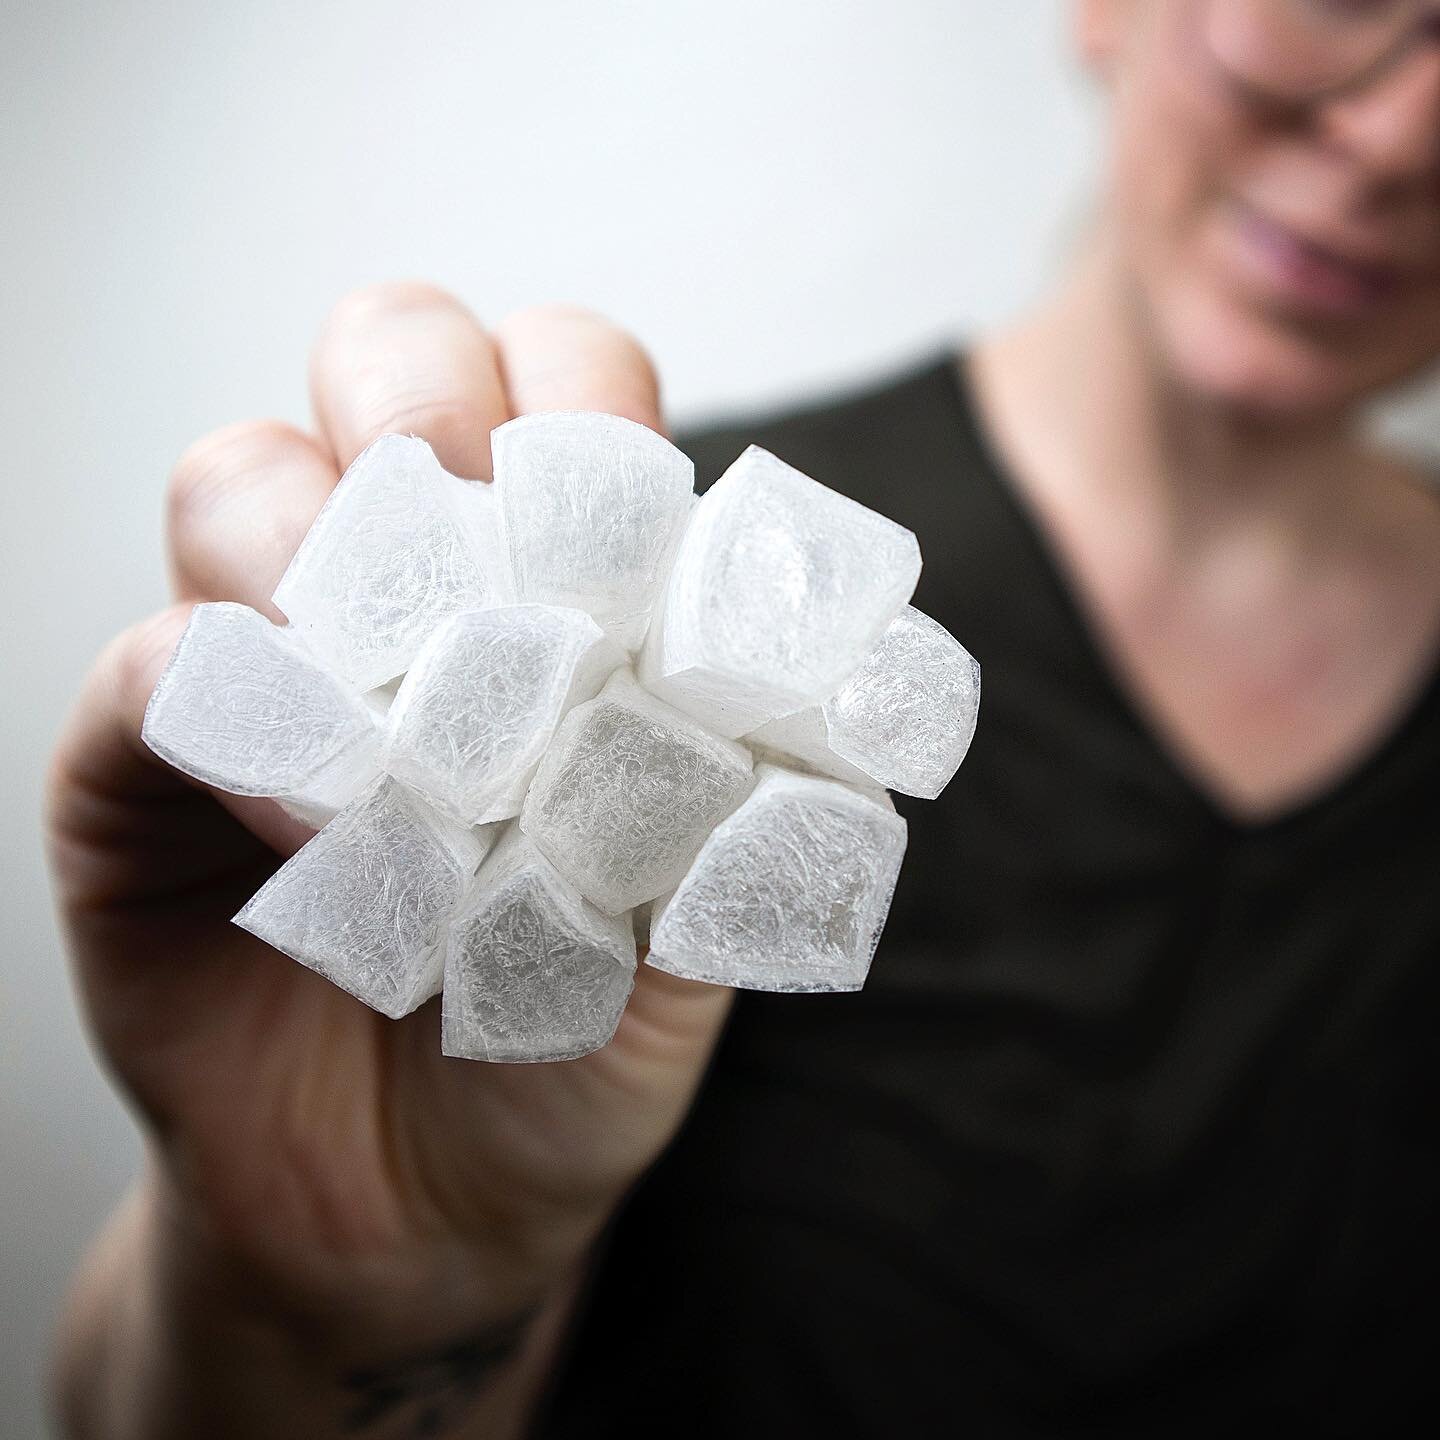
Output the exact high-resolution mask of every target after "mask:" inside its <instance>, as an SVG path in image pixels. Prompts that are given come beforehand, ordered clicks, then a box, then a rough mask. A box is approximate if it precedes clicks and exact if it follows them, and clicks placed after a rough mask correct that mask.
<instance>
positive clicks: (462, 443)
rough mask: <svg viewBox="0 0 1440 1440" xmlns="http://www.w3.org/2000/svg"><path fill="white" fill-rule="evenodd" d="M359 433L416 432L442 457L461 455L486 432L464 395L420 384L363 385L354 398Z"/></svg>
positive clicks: (483, 421)
mask: <svg viewBox="0 0 1440 1440" xmlns="http://www.w3.org/2000/svg"><path fill="white" fill-rule="evenodd" d="M355 418H356V423H357V425H358V427H359V429H360V430H361V432H362V433H363V434H364V435H365V436H366V437H368V438H371V439H373V438H375V437H376V436H379V435H381V434H384V433H386V432H389V433H391V434H399V435H418V436H419V437H420V439H422V440H424V441H426V442H427V443H428V444H429V445H430V446H431V447H432V448H433V449H434V450H435V451H436V452H437V453H438V454H439V455H440V457H441V460H442V463H443V461H444V457H445V456H446V455H455V454H464V453H466V447H467V446H471V445H473V444H474V443H475V442H476V441H478V440H481V439H483V438H484V437H485V435H486V434H487V433H488V430H487V427H486V424H485V420H484V417H483V415H481V414H480V413H479V412H478V411H477V409H476V408H475V406H474V405H472V404H470V403H468V402H467V400H466V398H465V397H464V396H463V395H457V394H453V393H450V392H449V391H446V390H443V389H441V388H440V386H438V385H436V386H434V387H431V386H428V385H426V384H424V383H423V382H421V383H415V384H411V385H406V386H397V385H395V384H394V383H389V384H383V385H375V386H373V387H364V388H363V389H362V392H361V393H360V394H358V395H357V396H356V399H355Z"/></svg>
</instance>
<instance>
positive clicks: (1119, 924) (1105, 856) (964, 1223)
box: [538, 356, 1440, 1440]
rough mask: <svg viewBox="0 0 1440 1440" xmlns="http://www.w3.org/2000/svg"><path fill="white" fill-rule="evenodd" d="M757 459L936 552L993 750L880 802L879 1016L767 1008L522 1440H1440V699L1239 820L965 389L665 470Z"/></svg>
mask: <svg viewBox="0 0 1440 1440" xmlns="http://www.w3.org/2000/svg"><path fill="white" fill-rule="evenodd" d="M752 441H753V442H755V443H758V444H761V445H763V446H765V447H766V448H767V449H770V450H773V451H774V452H775V453H776V454H778V455H779V456H780V457H781V458H782V459H784V460H787V461H789V462H790V463H792V464H794V465H796V466H798V467H799V468H800V469H802V470H804V471H806V472H807V473H809V474H811V475H813V476H815V477H816V478H817V479H819V480H821V481H823V482H824V483H825V484H827V485H830V486H832V487H833V488H835V489H838V490H841V491H844V492H845V493H847V494H850V495H852V496H854V497H855V498H856V499H857V500H860V501H862V502H863V503H865V504H867V505H870V506H873V507H874V508H875V509H877V510H880V511H881V512H883V513H884V514H886V515H889V516H891V517H893V518H894V519H896V520H898V521H899V522H900V523H901V524H903V525H907V526H909V527H910V528H911V529H913V530H914V531H915V532H916V534H917V535H918V536H919V538H920V545H921V550H922V553H923V555H924V560H925V567H924V572H923V574H922V576H921V579H920V584H919V588H918V590H917V591H916V594H915V603H916V604H917V605H918V606H919V607H920V608H921V609H923V610H925V611H927V612H929V613H930V614H931V615H933V616H934V617H935V618H936V619H938V620H939V621H941V623H942V624H944V625H945V626H947V627H948V628H949V629H950V630H951V631H952V632H953V633H954V634H955V635H956V636H957V637H958V638H959V639H960V640H961V641H962V642H963V643H964V644H965V645H966V646H967V647H968V648H969V649H970V650H971V651H972V652H973V653H974V655H975V656H976V658H977V659H978V660H979V661H980V664H981V666H982V675H983V690H982V703H981V711H980V724H979V729H978V732H977V734H976V738H975V741H974V744H973V746H972V748H971V751H970V754H969V756H968V758H967V759H966V761H965V763H964V765H963V766H962V767H961V769H960V771H959V773H958V775H957V776H956V778H955V779H954V780H953V781H952V782H951V784H950V786H949V788H948V789H947V790H946V791H945V793H944V794H943V795H942V796H941V797H940V798H939V799H938V800H935V801H923V800H907V799H906V798H905V797H903V796H897V797H896V802H897V805H898V808H899V809H900V811H901V812H902V813H903V814H904V815H905V817H906V819H907V821H908V822H909V827H910V840H909V849H908V853H907V855H906V858H905V864H904V867H903V870H902V872H901V877H900V883H899V887H898V889H897V891H896V895H895V903H894V907H893V910H892V912H891V916H890V920H889V924H888V926H887V928H886V931H885V934H884V937H883V939H882V940H881V943H880V949H879V952H878V954H877V956H876V959H875V963H874V967H873V969H872V971H871V974H870V979H869V982H868V983H867V985H866V987H865V989H864V990H863V991H862V992H860V993H859V994H856V995H836V996H788V995H761V994H745V995H742V996H741V997H740V999H739V1002H738V1004H737V1006H736V1010H735V1014H734V1018H733V1021H732V1023H731V1025H730V1027H729V1029H728V1031H727V1033H726V1036H725V1038H724V1040H723V1042H722V1044H721V1047H720V1049H719V1052H718V1053H717V1056H716V1059H715V1062H714V1065H713V1067H712V1070H711V1073H710V1075H709V1077H708V1079H707V1082H706V1084H705V1086H704V1088H703V1090H702V1092H701V1095H700V1098H699V1101H698V1103H697V1104H696V1107H695V1109H694V1111H693V1113H692V1115H691V1117H690V1119H689V1121H688V1123H687V1124H686V1126H685V1127H684V1129H683V1130H682V1132H681V1134H680V1136H679V1137H678V1138H677V1140H676V1141H675V1143H674V1145H673V1146H672V1147H671V1148H670V1150H669V1151H668V1152H667V1153H666V1155H665V1156H664V1157H662V1159H661V1160H660V1162H659V1163H658V1164H657V1165H656V1166H655V1168H654V1170H653V1171H652V1172H651V1174H650V1175H649V1176H648V1177H647V1178H646V1180H645V1181H644V1182H643V1183H642V1184H641V1185H640V1187H639V1188H638V1190H637V1191H636V1193H635V1194H634V1196H633V1198H632V1199H631V1201H630V1202H629V1204H628V1205H627V1206H626V1208H625V1209H624V1211H623V1212H622V1214H621V1215H620V1216H619V1217H618V1219H617V1222H616V1224H615V1226H614V1227H613V1233H612V1235H611V1237H610V1239H609V1242H608V1245H607V1248H606V1250H605V1252H604V1255H603V1259H602V1261H601V1263H600V1265H599V1267H598V1272H597V1274H596V1277H595V1280H594V1283H593V1286H592V1290H591V1293H590V1295H589V1297H588V1299H587V1301H586V1303H585V1305H584V1307H583V1309H582V1312H581V1315H580V1318H579V1320H578V1322H577V1326H576V1331H575V1334H574V1337H573V1341H572V1347H571V1350H570V1353H569V1355H568V1357H567V1360H566V1362H565V1364H564V1366H563V1368H562V1371H561V1374H560V1379H559V1382H558V1385H557V1388H556V1392H555V1394H554V1396H553V1397H552V1403H551V1404H550V1406H549V1407H548V1409H547V1411H546V1414H545V1416H544V1418H543V1419H542V1421H541V1422H540V1424H539V1427H538V1433H540V1434H542V1435H546V1436H557V1437H560V1436H563V1437H568V1436H575V1437H580V1436H586V1437H608V1436H624V1437H627V1440H643V1437H649V1436H661V1435H664V1436H666V1437H674V1436H685V1437H708V1436H754V1435H760V1436H764V1435H771V1434H774V1435H785V1436H789V1437H796V1436H809V1435H817V1436H837V1437H838V1436H867V1437H868V1436H875V1437H881V1436H883V1437H887V1440H891V1437H912V1436H931V1435H968V1436H974V1437H977V1440H984V1437H992V1436H993V1437H1011V1436H1025V1437H1031V1436H1058V1435H1070V1434H1080V1433H1094V1434H1100V1435H1105V1436H1112V1437H1113V1436H1189V1435H1195V1436H1205V1437H1206V1440H1210V1437H1211V1436H1212V1435H1213V1432H1214V1431H1215V1428H1216V1427H1217V1426H1223V1427H1226V1428H1229V1427H1230V1426H1233V1425H1237V1424H1244V1423H1252V1422H1253V1423H1260V1424H1263V1423H1266V1422H1281V1421H1287V1420H1289V1421H1294V1422H1296V1423H1297V1424H1299V1425H1301V1426H1303V1427H1304V1431H1303V1433H1306V1434H1308V1435H1311V1436H1315V1435H1332V1434H1333V1435H1365V1436H1370V1435H1383V1434H1389V1433H1392V1426H1398V1424H1399V1421H1398V1418H1397V1417H1399V1416H1401V1415H1403V1414H1405V1412H1406V1410H1407V1408H1409V1407H1412V1406H1414V1405H1417V1404H1419V1405H1421V1406H1422V1409H1421V1411H1420V1413H1421V1414H1423V1413H1425V1408H1428V1407H1425V1406H1424V1402H1425V1401H1427V1400H1428V1399H1429V1398H1430V1395H1431V1393H1432V1392H1433V1389H1434V1385H1435V1377H1436V1373H1437V1368H1440V1363H1437V1358H1436V1347H1437V1344H1440V1320H1437V1306H1440V1163H1437V1160H1440V1107H1437V1104H1436V1100H1437V1089H1440V1085H1437V1079H1440V1058H1437V1049H1436V1042H1435V1039H1434V1031H1435V1028H1436V1026H1437V1023H1440V1004H1437V1000H1440V677H1434V678H1432V679H1431V681H1430V683H1429V684H1428V685H1427V686H1426V688H1425V689H1424V691H1423V693H1422V694H1421V696H1420V697H1419V698H1418V699H1417V700H1416V701H1415V702H1414V703H1413V704H1412V705H1411V706H1410V707H1409V708H1408V710H1407V712H1406V714H1405V715H1404V716H1403V718H1401V719H1400V720H1399V721H1398V722H1397V723H1396V724H1395V726H1394V727H1393V728H1392V729H1391V731H1390V733H1389V735H1388V738H1386V739H1385V740H1384V741H1383V743H1381V744H1380V745H1379V746H1378V747H1377V748H1376V749H1375V750H1374V751H1373V752H1372V753H1371V754H1370V755H1369V756H1368V758H1366V759H1365V760H1364V761H1363V762H1361V763H1360V764H1359V765H1357V766H1356V767H1355V768H1353V769H1352V770H1351V771H1350V772H1349V773H1348V774H1347V775H1345V776H1344V777H1342V778H1341V779H1340V780H1339V781H1338V782H1337V783H1336V784H1335V785H1334V786H1333V787H1331V788H1330V789H1329V790H1328V791H1327V792H1326V793H1324V794H1323V795H1321V796H1320V797H1319V798H1316V799H1314V800H1312V801H1309V802H1307V803H1305V804H1303V805H1301V806H1299V807H1297V808H1295V809H1294V810H1293V811H1291V812H1290V813H1288V814H1286V815H1284V816H1282V817H1281V818H1280V819H1278V820H1276V821H1275V822H1274V823H1267V824H1260V825H1253V826H1252V825H1243V824H1237V823H1234V822H1232V821H1231V820H1229V819H1227V817H1226V816H1225V815H1224V814H1223V813H1222V812H1221V810H1220V809H1219V808H1218V807H1217V806H1216V805H1215V804H1214V803H1212V802H1211V801H1210V800H1208V799H1207V798H1206V797H1205V795H1204V794H1203V793H1201V791H1200V790H1198V789H1197V788H1196V787H1195V786H1194V785H1193V784H1192V783H1191V782H1190V781H1189V780H1188V779H1187V778H1186V776H1185V775H1184V773H1183V772H1182V771H1181V770H1180V769H1179V768H1178V767H1177V766H1176V765H1175V763H1174V762H1173V761H1172V760H1171V759H1170V758H1169V757H1168V756H1167V754H1166V753H1165V751H1164V750H1163V749H1162V747H1161V746H1160V745H1158V744H1157V742H1156V740H1155V737H1154V734H1153V732H1152V731H1151V730H1150V729H1149V728H1148V727H1147V726H1146V724H1145V723H1144V722H1143V721H1141V720H1140V719H1139V718H1138V716H1137V713H1136V711H1135V709H1134V707H1133V706H1132V705H1131V704H1130V703H1128V701H1127V699H1126V697H1125V695H1124V693H1123V690H1122V688H1121V687H1120V686H1119V685H1117V683H1116V682H1115V679H1114V677H1113V672H1112V671H1111V670H1110V669H1109V668H1108V666H1107V663H1106V661H1105V659H1104V657H1103V655H1102V653H1101V650H1100V648H1099V647H1098V646H1097V645H1096V643H1095V639H1094V636H1093V634H1092V633H1091V632H1090V631H1089V629H1088V628H1087V624H1086V622H1085V619H1084V617H1083V614H1082V611H1081V609H1080V607H1079V606H1077V604H1076V603H1075V601H1074V599H1073V597H1072V595H1071V593H1070V591H1069V589H1068V585H1067V580H1066V578H1065V576H1064V573H1063V567H1062V566H1061V565H1059V564H1057V562H1056V559H1055V557H1054V555H1053V553H1052V552H1051V550H1050V549H1049V548H1048V545H1047V542H1046V540H1045V539H1044V538H1043V536H1042V535H1041V533H1040V532H1039V531H1038V530H1037V527H1036V525H1035V523H1034V522H1033V519H1032V518H1031V517H1030V515H1029V514H1028V513H1027V511H1026V509H1025V507H1024V505H1023V504H1022V503H1021V502H1020V500H1019V498H1018V494H1017V492H1016V490H1015V489H1014V487H1013V486H1012V484H1011V482H1010V481H1009V480H1008V479H1007V478H1006V476H1005V475H1004V473H1003V471H1002V470H1001V468H1000V467H999V465H998V464H997V461H996V458H995V456H994V454H993V453H992V452H991V450H990V448H989V447H988V446H987V444H986V441H985V438H984V436H983V434H982V432H981V428H980V426H979V425H978V423H977V419H976V416H975V413H974V411H973V408H972V405H971V402H970V398H969V395H968V392H967V390H966V388H965V386H964V383H963V382H962V381H961V379H960V377H959V370H958V367H957V365H956V363H955V357H953V356H944V357H942V358H940V359H939V360H936V361H934V362H933V363H929V364H926V365H925V366H924V367H923V368H920V369H918V370H916V371H913V372H912V373H909V374H907V375H905V376H903V377H901V378H900V379H898V380H896V381H894V382H892V383H889V384H886V385H884V386H883V387H880V388H877V389H874V390H871V391H868V392H866V393H864V394H860V395H856V396H852V397H849V398H846V399H844V400H841V401H839V402H836V403H830V404H827V405H825V406H824V407H822V408H814V409H807V410H803V411H798V412H794V413H790V414H786V415H783V416H779V417H771V418H765V419H761V420H759V421H757V422H753V423H747V424H743V425H736V426H732V427H726V428H721V429H713V430H710V431H706V432H704V433H700V434H693V435H688V436H682V437H681V443H682V444H683V445H684V446H685V447H686V448H687V449H688V450H689V452H690V453H691V454H692V455H693V456H694V457H695V459H696V462H697V469H698V471H699V474H700V477H701V481H702V483H708V482H709V481H711V480H713V479H714V478H715V476H717V475H718V474H719V473H720V472H721V471H722V470H723V469H724V468H725V466H726V465H728V464H729V463H730V461H731V460H733V459H734V458H735V456H736V455H737V454H738V453H739V451H740V450H741V449H742V448H743V447H744V446H745V445H746V444H748V443H750V442H752ZM1420 1423H1422V1424H1423V1422H1420ZM1405 1433H1409V1432H1408V1429H1407V1430H1406V1432H1405Z"/></svg>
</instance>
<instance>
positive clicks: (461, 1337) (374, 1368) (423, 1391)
mask: <svg viewBox="0 0 1440 1440" xmlns="http://www.w3.org/2000/svg"><path fill="white" fill-rule="evenodd" d="M176 1248H177V1247H175V1246H174V1245H173V1244H172V1243H171V1237H170V1236H169V1235H168V1234H167V1229H166V1222H165V1221H164V1219H163V1218H162V1216H161V1214H160V1207H159V1206H157V1204H156V1203H155V1200H154V1195H153V1192H152V1191H151V1190H149V1189H143V1188H142V1189H138V1190H136V1191H135V1192H134V1193H133V1194H132V1195H131V1196H129V1197H128V1198H127V1200H126V1201H125V1203H124V1204H123V1205H122V1207H121V1208H120V1209H119V1210H118V1211H117V1212H116V1214H115V1215H114V1216H113V1217H112V1220H111V1222H110V1224H109V1225H108V1226H107V1227H106V1229H105V1231H104V1232H103V1233H102V1235H101V1236H100V1238H99V1239H98V1240H97V1242H96V1244H95V1247H94V1250H93V1251H92V1253H91V1255H90V1257H89V1259H88V1261H87V1263H86V1264H85V1266H84V1267H83V1268H82V1271H81V1277H80V1279H79V1280H78V1281H77V1283H76V1285H75V1287H74V1289H73V1290H72V1293H71V1295H70V1297H69V1301H68V1303H67V1306H66V1310H65V1313H64V1316H63V1318H62V1323H61V1331H60V1337H59V1342H58V1347H57V1357H56V1364H55V1372H54V1392H55V1399H56V1405H57V1409H58V1412H59V1415H60V1417H61V1420H62V1433H64V1434H65V1435H66V1436H67V1437H72V1440H142V1437H143V1440H182V1437H184V1440H191V1437H195V1436H200V1435H204V1436H206V1437H212V1440H231V1437H234V1440H242V1437H243V1440H254V1437H255V1436H258V1435H264V1436H267V1437H275V1440H288V1437H291V1436H294V1437H305V1440H326V1437H331V1436H333V1437H337V1440H338V1437H346V1440H357V1437H358V1440H400V1437H409V1436H416V1437H419V1436H433V1437H453V1440H470V1437H485V1440H508V1437H512V1436H518V1435H520V1434H522V1433H523V1432H524V1428H525V1424H526V1420H527V1418H528V1416H529V1414H530V1411H531V1410H532V1408H533V1406H534V1404H535V1401H536V1398H537V1396H538V1395H539V1393H540V1391H541V1389H542V1388H543V1386H544V1384H545V1380H546V1378H547V1376H548V1374H549V1371H550V1368H551V1366H552V1365H553V1363H554V1357H555V1354H556V1351H557V1349H558V1342H559V1336H560V1332H561V1330H562V1328H563V1325H564V1321H565V1318H566V1315H567V1314H568V1311H569V1308H570V1305H571V1303H572V1299H573V1293H574V1287H573V1286H568V1287H565V1290H564V1293H563V1294H560V1293H557V1294H553V1295H551V1296H549V1297H547V1298H545V1299H543V1300H541V1301H538V1302H533V1303H527V1304H523V1305H521V1306H519V1307H517V1306H516V1305H515V1304H514V1303H513V1301H506V1302H505V1304H504V1305H503V1307H500V1308H497V1309H495V1310H494V1312H493V1313H482V1312H481V1310H477V1309H474V1308H467V1310H466V1312H465V1313H459V1312H458V1311H457V1310H456V1308H455V1307H453V1306H447V1305H445V1304H442V1303H437V1304H436V1305H435V1306H434V1313H433V1314H430V1313H426V1307H424V1306H423V1305H422V1306H420V1307H418V1308H417V1307H414V1306H412V1307H409V1311H410V1313H405V1311H404V1310H403V1309H401V1308H397V1310H396V1312H395V1313H394V1314H393V1315H389V1316H383V1317H382V1316H379V1315H367V1316H366V1317H365V1319H364V1321H363V1323H357V1322H356V1317H354V1316H344V1315H336V1316H335V1317H334V1318H333V1323H327V1322H326V1321H325V1320H324V1319H319V1318H310V1317H306V1318H305V1319H303V1320H302V1319H300V1318H299V1317H295V1316H289V1315H285V1314H282V1313H281V1312H278V1311H275V1312H272V1311H270V1310H269V1309H268V1308H267V1307H264V1306H257V1305H255V1304H254V1303H253V1302H252V1300H251V1299H250V1298H249V1297H245V1298H242V1297H240V1296H239V1295H237V1294H236V1293H235V1287H234V1286H233V1285H231V1284H230V1283H229V1281H228V1280H226V1279H224V1278H222V1277H220V1276H218V1275H216V1274H214V1273H210V1272H208V1271H207V1269H206V1267H204V1266H197V1265H196V1263H195V1262H194V1259H193V1257H190V1256H187V1255H185V1254H183V1253H182V1254H178V1255H177V1254H176V1253H174V1252H175V1250H176ZM181 1248H182V1249H183V1247H181Z"/></svg>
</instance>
